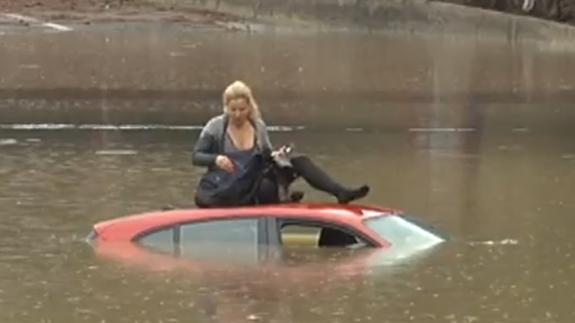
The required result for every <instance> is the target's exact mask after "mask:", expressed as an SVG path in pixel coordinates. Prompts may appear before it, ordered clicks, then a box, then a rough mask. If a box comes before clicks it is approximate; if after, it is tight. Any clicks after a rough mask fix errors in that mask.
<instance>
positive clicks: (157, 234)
mask: <svg viewBox="0 0 575 323" xmlns="http://www.w3.org/2000/svg"><path fill="white" fill-rule="evenodd" d="M138 242H139V243H140V244H141V245H142V246H144V247H147V248H150V249H152V250H155V251H160V252H165V253H170V254H172V253H174V251H175V249H174V247H175V245H174V228H172V227H170V228H166V229H163V230H159V231H154V232H152V233H150V234H147V235H145V236H143V237H141V238H140V239H139V240H138Z"/></svg>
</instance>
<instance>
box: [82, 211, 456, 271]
mask: <svg viewBox="0 0 575 323" xmlns="http://www.w3.org/2000/svg"><path fill="white" fill-rule="evenodd" d="M89 238H90V240H91V242H92V243H93V245H94V246H95V247H96V251H97V253H98V254H100V255H103V256H106V257H111V258H115V259H122V260H128V261H130V262H137V261H138V259H142V262H147V263H149V262H150V261H149V259H147V260H143V258H142V257H144V256H145V255H146V257H150V256H152V257H154V255H156V256H159V255H162V254H163V255H165V254H169V255H171V256H174V255H175V256H177V257H176V258H188V259H189V258H192V259H194V260H201V261H202V262H205V261H208V262H213V261H221V260H223V261H225V262H246V261H258V260H261V258H262V255H263V254H266V255H267V254H269V250H270V248H272V249H273V248H276V249H277V248H280V249H286V248H290V247H296V248H297V247H301V246H302V245H304V246H308V247H312V248H313V249H316V248H321V247H340V248H346V249H353V250H356V249H370V250H382V251H385V252H384V254H385V255H386V259H390V258H393V257H395V258H402V259H403V258H406V257H409V256H411V255H414V254H416V253H419V251H422V250H424V249H429V248H430V247H432V246H435V245H437V244H439V243H441V242H443V241H444V240H445V238H443V236H442V235H441V234H438V233H437V232H435V230H433V229H430V228H426V226H422V225H421V224H418V223H416V222H415V221H414V219H411V218H409V217H408V216H407V215H405V214H403V212H401V211H399V210H393V209H386V208H380V207H372V206H362V205H341V204H281V205H274V206H256V207H240V208H225V209H189V210H171V211H157V212H150V213H144V214H138V215H132V216H126V217H121V218H118V219H114V220H109V221H104V222H101V223H98V224H96V225H94V228H93V231H92V233H91V234H90V237H89ZM150 249H151V250H152V251H155V252H152V253H150V252H148V251H146V250H150ZM157 265H158V264H157ZM158 266H161V265H158Z"/></svg>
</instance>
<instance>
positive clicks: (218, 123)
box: [192, 81, 369, 207]
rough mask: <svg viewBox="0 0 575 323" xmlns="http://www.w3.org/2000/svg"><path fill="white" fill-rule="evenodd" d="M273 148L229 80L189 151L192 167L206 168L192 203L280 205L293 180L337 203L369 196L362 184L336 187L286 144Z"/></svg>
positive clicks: (247, 96)
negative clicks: (216, 109)
mask: <svg viewBox="0 0 575 323" xmlns="http://www.w3.org/2000/svg"><path fill="white" fill-rule="evenodd" d="M272 150H273V148H272V144H271V142H270V139H269V135H268V131H267V129H266V125H265V123H264V121H263V119H262V117H261V114H260V111H259V108H258V105H257V103H256V100H255V99H254V97H253V95H252V91H251V90H250V88H249V87H248V86H247V85H246V84H244V83H243V82H241V81H235V82H233V83H232V84H230V85H229V86H228V87H227V88H226V89H225V91H224V93H223V113H222V114H221V115H219V116H216V117H214V118H212V119H211V120H209V121H208V123H207V124H206V125H205V127H204V128H203V129H202V132H201V134H200V137H199V139H198V141H197V142H196V144H195V147H194V150H193V157H192V159H193V163H194V165H198V166H204V167H207V168H208V170H207V172H206V174H204V176H203V177H202V178H201V180H200V182H199V184H198V188H197V191H196V197H195V200H196V204H197V205H198V206H199V207H221V206H240V205H253V204H272V203H279V202H284V201H286V199H285V198H283V197H282V196H283V194H281V191H282V186H284V185H285V186H288V185H289V184H290V183H291V182H292V181H293V180H294V179H295V178H296V177H298V176H299V177H302V178H303V179H304V180H305V181H306V182H307V183H309V185H311V186H312V187H314V188H315V189H318V190H320V191H324V192H327V193H329V194H331V195H333V196H334V197H335V198H336V199H337V200H338V202H339V203H348V202H351V201H353V200H356V199H359V198H362V197H364V196H366V195H367V193H368V192H369V187H368V186H367V185H363V186H361V187H359V188H348V187H345V186H343V185H341V184H340V183H338V182H337V181H335V180H334V179H332V178H331V177H330V176H329V175H328V174H326V173H325V172H324V171H323V170H322V169H320V168H319V167H318V166H317V165H316V164H315V163H313V162H312V160H311V159H310V158H308V157H306V156H302V155H297V156H292V154H289V153H288V151H289V149H288V147H286V146H284V147H282V148H280V149H279V150H277V151H273V152H272ZM272 170H275V171H272ZM282 182H283V184H282ZM299 199H301V196H300V197H299Z"/></svg>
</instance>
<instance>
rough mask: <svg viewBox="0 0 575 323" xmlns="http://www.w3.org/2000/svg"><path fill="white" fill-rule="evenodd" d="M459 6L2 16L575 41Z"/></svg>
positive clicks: (230, 1) (119, 6)
mask: <svg viewBox="0 0 575 323" xmlns="http://www.w3.org/2000/svg"><path fill="white" fill-rule="evenodd" d="M449 2H455V3H459V4H467V5H473V4H474V3H473V2H472V1H463V0H461V1H459V0H453V1H449ZM459 4H452V3H445V2H441V1H428V0H385V1H383V0H379V1H378V0H371V1H370V0H321V1H320V0H316V1H311V2H310V1H307V0H271V1H263V0H106V1H98V0H78V1H71V0H23V1H14V0H0V11H3V12H18V13H22V14H29V15H32V16H34V17H38V18H41V19H45V20H50V21H56V22H65V23H84V24H91V23H98V22H103V23H106V22H131V21H161V22H171V23H182V24H186V23H191V24H200V25H211V26H217V27H221V28H224V29H228V30H244V31H252V30H254V29H255V30H258V28H259V27H262V28H268V29H269V28H278V27H279V28H288V29H293V28H303V29H313V30H317V29H322V30H334V29H340V30H341V29H343V30H359V31H368V32H373V31H381V30H383V31H407V32H420V33H421V32H423V33H429V32H431V33H442V34H443V33H445V34H449V35H454V34H463V35H478V34H480V35H481V36H484V37H485V36H489V37H499V38H504V39H515V38H531V39H539V40H553V41H571V40H572V39H573V38H574V35H575V32H574V29H575V28H573V27H571V26H568V25H565V24H559V23H554V22H551V21H545V20H542V19H536V18H533V17H528V16H525V15H523V16H521V15H509V14H504V13H500V12H496V11H492V10H484V9H479V8H472V7H469V6H463V5H459ZM536 8H538V7H534V9H533V10H536ZM1 23H2V22H1V21H0V24H1Z"/></svg>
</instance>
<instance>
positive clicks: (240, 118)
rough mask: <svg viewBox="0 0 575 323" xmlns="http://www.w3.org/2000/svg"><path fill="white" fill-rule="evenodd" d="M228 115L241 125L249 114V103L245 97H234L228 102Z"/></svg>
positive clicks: (232, 120) (231, 119)
mask: <svg viewBox="0 0 575 323" xmlns="http://www.w3.org/2000/svg"><path fill="white" fill-rule="evenodd" d="M228 116H229V118H230V121H231V122H233V123H234V124H236V125H242V124H243V123H245V122H246V121H248V118H249V116H250V105H249V104H248V100H246V99H245V98H235V99H231V100H230V101H229V102H228Z"/></svg>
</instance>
